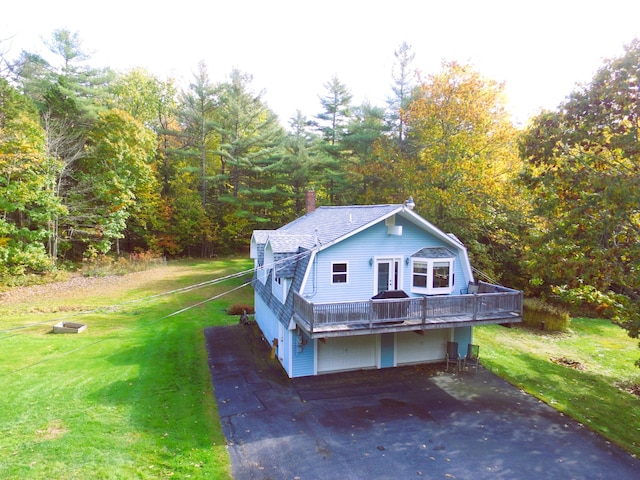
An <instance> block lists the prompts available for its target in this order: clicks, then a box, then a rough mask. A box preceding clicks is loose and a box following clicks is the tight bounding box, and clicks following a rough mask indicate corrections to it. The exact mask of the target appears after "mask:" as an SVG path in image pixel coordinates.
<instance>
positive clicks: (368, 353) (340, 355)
mask: <svg viewBox="0 0 640 480" xmlns="http://www.w3.org/2000/svg"><path fill="white" fill-rule="evenodd" d="M375 367H376V337H375V335H361V336H354V337H338V338H327V339H326V340H325V341H324V342H323V341H321V340H318V373H327V372H339V371H341V370H357V369H360V368H375Z"/></svg>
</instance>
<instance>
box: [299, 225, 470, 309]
mask: <svg viewBox="0 0 640 480" xmlns="http://www.w3.org/2000/svg"><path fill="white" fill-rule="evenodd" d="M396 225H399V226H402V227H403V231H402V235H390V234H389V233H388V230H387V226H386V225H385V222H384V220H382V221H380V222H378V223H377V224H376V225H374V226H372V227H370V228H368V229H366V230H364V231H362V232H360V233H358V234H356V235H353V236H352V237H350V238H348V239H346V240H343V241H341V242H339V243H337V244H336V245H333V246H331V247H329V248H327V249H325V250H323V251H321V252H319V253H318V254H317V257H316V259H315V261H314V262H313V264H312V265H311V271H310V275H309V278H308V281H307V284H306V287H305V290H304V292H301V293H302V294H303V296H305V297H306V298H307V299H308V300H309V301H311V302H316V303H319V302H334V301H341V302H348V301H356V300H366V299H369V298H371V297H372V296H373V295H375V294H376V293H377V290H376V285H375V284H374V281H375V278H374V272H375V265H370V262H371V261H373V260H375V258H380V257H389V258H399V259H400V264H399V267H400V276H401V281H400V284H401V285H400V288H401V289H402V290H404V291H405V292H407V293H408V294H409V295H411V292H410V290H411V266H410V265H409V266H407V265H406V263H405V260H406V259H407V258H408V257H409V256H410V255H412V254H413V253H415V252H417V251H418V250H420V249H422V248H425V247H440V246H447V247H448V248H449V249H450V250H451V251H452V252H454V253H456V259H455V265H454V275H455V276H454V281H455V284H454V291H453V293H454V294H459V293H460V290H461V289H462V288H466V286H467V284H468V282H469V279H467V278H465V274H464V270H463V268H462V261H463V259H462V257H461V256H460V255H459V252H457V251H456V250H455V249H454V248H453V247H451V246H448V245H444V244H443V243H442V242H441V241H440V240H439V239H437V238H436V237H434V236H433V235H431V234H429V233H428V232H426V231H425V230H423V229H422V228H419V227H418V226H416V225H415V224H413V223H411V222H408V221H406V220H403V219H401V218H400V217H396ZM332 262H346V263H348V277H347V283H339V284H332V283H331V264H332Z"/></svg>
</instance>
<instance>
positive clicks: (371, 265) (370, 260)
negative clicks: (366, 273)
mask: <svg viewBox="0 0 640 480" xmlns="http://www.w3.org/2000/svg"><path fill="white" fill-rule="evenodd" d="M369 266H370V267H373V258H370V259H369Z"/></svg>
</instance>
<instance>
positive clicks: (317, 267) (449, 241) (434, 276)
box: [250, 192, 522, 378]
mask: <svg viewBox="0 0 640 480" xmlns="http://www.w3.org/2000/svg"><path fill="white" fill-rule="evenodd" d="M412 203H413V202H412V201H411V202H406V203H405V204H392V205H364V206H360V205H357V206H338V207H319V208H317V209H316V208H315V196H314V194H313V192H310V194H308V201H307V213H306V214H305V215H304V216H302V217H300V218H298V219H297V220H294V221H293V222H291V223H289V224H287V225H284V226H283V227H281V228H279V229H277V230H255V231H254V232H253V235H252V238H251V253H250V255H251V258H253V259H254V263H255V268H256V273H255V276H254V279H253V287H254V290H255V318H256V322H257V324H258V325H259V327H260V329H261V330H262V333H263V335H264V337H265V338H266V339H267V341H269V343H270V344H271V345H272V347H273V350H274V352H275V353H276V356H277V358H278V360H279V361H280V363H281V364H282V366H283V367H284V369H285V371H286V372H287V374H288V375H289V377H292V378H293V377H301V376H308V375H318V374H323V373H329V372H337V371H346V370H355V369H372V368H387V367H395V366H400V365H407V364H417V363H425V362H440V361H443V360H444V359H445V354H446V346H447V342H448V341H455V342H458V346H459V350H460V354H462V355H464V353H465V352H466V350H467V345H468V344H469V343H471V342H472V340H473V326H474V325H482V324H488V323H507V322H508V323H512V322H519V321H521V319H522V292H520V291H517V290H512V289H509V288H505V287H502V286H498V285H492V284H489V283H483V282H478V283H476V282H475V281H474V277H473V272H472V268H471V265H470V263H469V258H468V256H467V250H466V248H465V246H464V245H463V244H462V243H461V242H460V240H458V239H457V238H456V237H455V236H454V235H452V234H446V233H444V232H442V231H441V230H439V229H438V228H437V227H436V226H434V225H432V224H431V223H429V222H428V221H427V220H425V219H424V218H422V217H421V216H419V215H418V214H416V213H415V212H414V211H413V204H412Z"/></svg>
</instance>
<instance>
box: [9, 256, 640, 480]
mask: <svg viewBox="0 0 640 480" xmlns="http://www.w3.org/2000/svg"><path fill="white" fill-rule="evenodd" d="M251 266H252V264H251V262H250V261H249V260H246V259H235V258H228V259H217V260H215V261H211V262H205V261H201V262H190V263H188V262H175V263H169V265H168V266H166V267H161V270H159V271H154V272H149V273H148V274H143V275H138V277H136V280H135V281H130V282H129V281H125V282H124V283H123V286H122V287H120V288H115V287H114V288H109V289H108V290H104V291H95V292H93V293H91V294H90V295H87V294H82V295H76V296H73V295H71V296H69V295H66V294H64V295H63V294H61V295H60V298H59V299H58V298H54V299H53V300H52V299H51V298H46V297H43V298H34V299H30V300H29V301H28V302H27V303H24V304H21V305H15V304H12V305H5V306H3V305H2V304H0V478H2V479H23V478H29V479H63V478H64V479H85V478H96V479H131V478H139V479H147V478H165V477H174V478H215V479H225V478H230V463H229V458H228V455H227V451H226V449H225V439H224V436H223V434H222V431H221V425H220V420H219V417H218V412H217V406H216V403H215V398H214V396H213V391H212V387H211V381H210V376H209V371H208V362H207V353H206V349H205V344H204V337H203V328H205V327H207V326H212V325H221V324H226V323H235V322H237V320H238V319H237V318H236V317H229V316H228V315H226V314H225V312H224V310H225V308H226V307H228V306H229V305H231V304H234V303H243V304H251V303H252V300H253V291H252V289H251V288H250V287H245V288H242V289H240V290H238V291H235V292H233V293H231V294H229V295H227V296H223V297H221V298H219V299H217V300H214V301H212V302H208V303H205V304H203V305H201V306H198V307H196V308H193V309H191V310H188V311H185V312H182V313H180V314H178V315H175V316H168V315H169V314H170V313H172V312H176V311H178V310H180V309H182V308H184V307H185V306H188V305H193V304H195V303H198V302H201V301H203V300H206V299H208V298H211V297H213V296H215V295H217V294H220V293H222V292H225V291H228V290H230V289H232V288H234V287H236V286H239V285H241V284H243V283H244V282H245V281H247V279H246V278H242V279H233V280H229V281H226V282H224V283H220V284H218V285H213V286H208V287H205V288H201V289H198V290H193V291H188V292H183V293H179V294H175V295H166V296H156V297H154V298H149V299H147V300H144V301H135V300H137V299H142V298H145V297H149V296H150V295H155V294H158V293H161V292H167V291H170V290H174V289H179V288H183V287H187V286H189V285H194V284H199V283H201V282H205V281H208V280H211V279H214V278H220V277H222V276H225V275H228V274H230V273H235V272H238V271H243V270H247V269H249V268H251ZM132 301H133V302H132ZM126 302H131V303H126ZM113 305H122V306H119V307H118V308H110V306H113ZM96 307H100V308H99V310H98V311H95V312H93V313H90V314H84V315H81V316H75V317H71V318H69V320H73V321H80V322H83V323H86V324H87V325H88V326H89V329H88V330H87V331H86V332H83V333H81V334H79V335H53V334H51V333H50V331H51V326H52V324H53V323H55V321H56V319H61V318H62V317H65V316H69V315H77V314H78V313H79V312H80V311H82V310H87V309H92V308H96ZM38 322H45V323H42V324H40V325H36V326H34V327H30V328H23V329H17V330H15V329H14V328H15V327H19V326H24V325H29V324H34V323H38ZM475 340H476V342H477V343H479V344H480V345H481V352H480V353H481V361H482V363H483V365H484V366H485V367H487V368H489V369H490V370H492V371H494V372H495V373H497V374H498V375H500V376H502V377H505V378H507V379H508V380H510V381H511V382H512V383H514V384H516V385H518V386H520V387H521V388H522V389H523V390H525V391H527V392H529V393H532V394H533V395H536V396H537V397H539V398H541V399H542V400H544V401H546V402H547V403H549V404H551V405H552V406H554V407H555V408H557V409H558V410H560V411H563V412H565V413H567V414H569V415H571V416H573V417H574V418H576V419H577V420H578V421H579V422H581V423H583V424H585V425H588V426H590V427H591V428H593V429H594V430H596V431H598V432H601V433H602V434H603V435H605V436H606V437H608V438H609V439H611V440H612V441H614V442H616V443H618V444H620V445H622V446H623V447H624V448H626V449H627V450H629V451H630V452H632V453H634V454H640V418H639V416H640V400H639V399H638V398H637V397H635V396H632V395H631V394H629V393H626V392H624V391H622V390H620V389H619V388H618V385H620V384H637V383H640V370H639V369H637V368H636V367H634V366H633V362H634V361H635V359H636V358H637V357H639V356H640V350H639V349H638V348H637V342H636V341H635V340H632V339H629V338H628V337H627V336H626V334H625V332H624V331H623V330H621V329H620V328H618V327H616V326H614V325H611V324H610V323H609V322H607V321H604V320H589V319H574V320H573V322H572V324H571V332H570V333H568V334H545V333H543V332H538V331H531V330H525V329H520V328H513V329H507V328H504V327H500V326H486V327H480V328H477V329H476V330H475ZM551 359H556V360H558V359H564V360H565V361H566V360H570V361H574V362H577V365H578V366H580V367H582V368H583V369H582V370H577V369H574V368H569V367H567V366H563V365H560V364H557V363H554V362H553V361H551Z"/></svg>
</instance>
